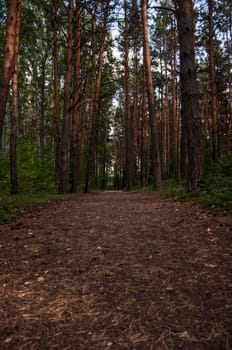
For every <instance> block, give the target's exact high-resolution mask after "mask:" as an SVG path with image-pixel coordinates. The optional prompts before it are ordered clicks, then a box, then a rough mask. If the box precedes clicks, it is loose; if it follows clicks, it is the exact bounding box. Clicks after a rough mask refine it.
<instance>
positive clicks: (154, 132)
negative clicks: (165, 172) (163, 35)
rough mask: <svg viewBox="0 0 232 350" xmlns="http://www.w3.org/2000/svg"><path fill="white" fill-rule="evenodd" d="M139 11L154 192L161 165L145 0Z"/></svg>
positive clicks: (157, 188) (158, 189) (159, 182)
mask: <svg viewBox="0 0 232 350" xmlns="http://www.w3.org/2000/svg"><path fill="white" fill-rule="evenodd" d="M141 10H142V28H143V50H144V65H145V72H146V86H147V99H148V110H149V117H150V118H149V120H150V129H151V156H152V174H153V186H154V189H155V190H157V191H160V190H161V188H162V183H161V164H160V153H159V141H158V126H157V119H156V113H155V100H154V88H153V81H152V70H151V57H150V47H149V35H148V26H147V1H146V0H141Z"/></svg>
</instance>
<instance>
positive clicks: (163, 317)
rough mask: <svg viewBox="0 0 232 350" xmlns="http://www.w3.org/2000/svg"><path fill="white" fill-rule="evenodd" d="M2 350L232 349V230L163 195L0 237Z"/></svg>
mask: <svg viewBox="0 0 232 350" xmlns="http://www.w3.org/2000/svg"><path fill="white" fill-rule="evenodd" d="M0 231H1V234H0V251H1V254H0V284H1V290H0V349H1V350H5V349H9V350H16V349H17V350H26V349H28V350H29V349H30V350H31V349H34V350H42V349H43V350H45V349H49V350H53V349H58V350H68V349H70V350H71V349H73V350H76V349H88V350H91V349H92V350H97V349H139V350H140V349H141V350H142V349H149V350H152V349H154V350H166V349H168V350H174V349H175V350H176V349H185V350H195V349H197V350H220V349H221V350H230V349H232V332H231V331H232V302H231V300H232V274H231V272H232V245H231V241H232V237H231V235H232V219H231V217H230V216H229V215H228V214H227V213H226V212H223V211H221V212H217V213H214V212H207V211H206V210H204V209H201V208H200V207H198V206H197V205H196V204H193V203H191V202H187V201H186V202H181V201H174V200H173V199H169V198H167V197H163V196H160V195H154V194H143V193H127V192H120V191H118V192H102V193H95V194H88V195H82V196H80V197H76V198H71V199H67V200H60V201H51V202H49V203H46V204H41V205H37V206H35V207H33V208H31V210H29V211H28V212H27V213H26V214H25V215H24V216H22V217H20V218H18V219H17V220H16V221H14V222H11V223H7V224H2V225H1V226H0Z"/></svg>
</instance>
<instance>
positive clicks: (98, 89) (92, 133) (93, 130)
mask: <svg viewBox="0 0 232 350" xmlns="http://www.w3.org/2000/svg"><path fill="white" fill-rule="evenodd" d="M108 15H109V0H108V1H106V4H105V7H104V19H103V29H102V35H101V43H100V53H99V59H98V72H97V80H96V87H95V91H94V96H93V109H92V116H91V121H92V125H91V130H90V139H89V144H88V155H87V168H86V182H85V192H86V193H87V192H90V190H91V178H92V174H93V166H94V157H95V151H96V150H95V148H96V127H97V116H98V111H99V97H100V92H101V83H102V68H103V59H104V49H105V39H106V34H107V22H108Z"/></svg>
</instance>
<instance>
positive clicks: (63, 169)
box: [58, 0, 73, 193]
mask: <svg viewBox="0 0 232 350" xmlns="http://www.w3.org/2000/svg"><path fill="white" fill-rule="evenodd" d="M72 20H73V0H69V9H68V42H67V58H66V59H67V67H66V73H65V81H64V116H63V129H62V139H61V149H60V168H59V184H58V190H59V192H60V193H67V192H68V148H69V147H68V145H69V126H70V113H71V111H70V107H71V103H70V88H71V78H72V30H73V27H72Z"/></svg>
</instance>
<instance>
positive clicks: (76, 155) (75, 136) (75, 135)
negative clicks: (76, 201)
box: [71, 0, 81, 192]
mask: <svg viewBox="0 0 232 350" xmlns="http://www.w3.org/2000/svg"><path fill="white" fill-rule="evenodd" d="M80 20H81V2H80V0H76V23H75V25H76V30H75V43H76V45H75V62H74V73H75V81H74V94H73V118H72V147H71V157H72V159H71V167H72V171H71V173H72V192H77V189H78V170H79V165H80V150H79V149H78V147H79V143H80V142H79V141H80V137H79V128H80V106H79V103H80V58H81V47H80V46H81V27H80Z"/></svg>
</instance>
